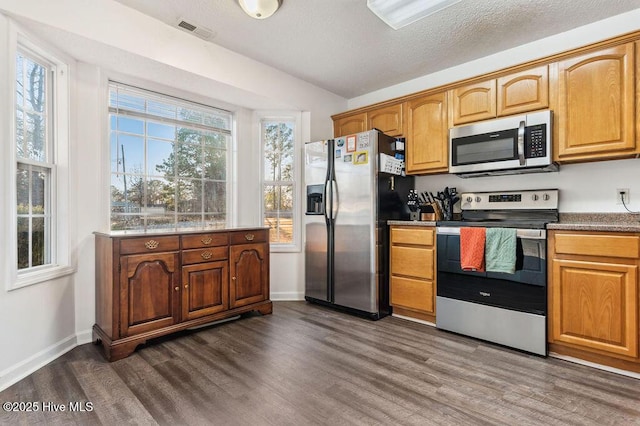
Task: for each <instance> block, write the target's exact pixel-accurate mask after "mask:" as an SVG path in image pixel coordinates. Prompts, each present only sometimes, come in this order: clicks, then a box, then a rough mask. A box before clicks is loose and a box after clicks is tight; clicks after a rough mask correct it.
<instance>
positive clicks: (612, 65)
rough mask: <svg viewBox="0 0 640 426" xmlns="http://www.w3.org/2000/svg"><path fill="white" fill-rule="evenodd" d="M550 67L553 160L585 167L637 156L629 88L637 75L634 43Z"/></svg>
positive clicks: (632, 94) (632, 97) (633, 92)
mask: <svg viewBox="0 0 640 426" xmlns="http://www.w3.org/2000/svg"><path fill="white" fill-rule="evenodd" d="M554 65H555V67H557V69H556V71H555V73H556V74H557V76H556V77H555V80H556V84H555V87H554V89H555V91H556V92H555V93H554V96H556V97H557V106H556V107H555V116H554V121H555V125H554V128H555V131H554V138H555V149H554V160H555V161H558V162H563V161H589V160H596V159H610V158H622V157H630V156H633V155H635V154H637V153H639V152H640V150H639V149H638V147H639V145H640V144H638V141H637V140H636V126H637V125H638V124H637V121H638V120H637V119H636V118H637V113H636V108H635V102H636V90H637V89H636V84H635V82H636V81H637V80H638V78H639V77H640V75H638V76H636V75H635V74H636V73H635V72H634V67H636V64H635V59H634V43H627V44H624V45H620V46H615V47H610V48H607V49H602V50H598V51H596V52H592V53H588V54H584V55H581V56H578V57H574V58H570V59H565V60H562V61H559V62H558V63H557V64H554ZM639 74H640V73H639Z"/></svg>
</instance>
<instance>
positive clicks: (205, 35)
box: [177, 18, 213, 40]
mask: <svg viewBox="0 0 640 426" xmlns="http://www.w3.org/2000/svg"><path fill="white" fill-rule="evenodd" d="M177 26H178V28H181V29H183V30H184V31H186V32H188V33H191V34H193V35H195V36H198V37H200V38H201V39H203V40H209V39H210V38H212V37H213V31H211V30H210V29H209V28H205V27H203V26H202V25H198V24H194V23H192V22H187V21H185V20H184V19H182V18H181V19H178V24H177Z"/></svg>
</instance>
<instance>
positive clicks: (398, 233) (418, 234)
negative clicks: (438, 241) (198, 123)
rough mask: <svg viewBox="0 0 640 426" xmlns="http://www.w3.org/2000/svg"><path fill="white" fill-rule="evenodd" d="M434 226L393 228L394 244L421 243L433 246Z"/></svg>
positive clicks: (392, 241) (392, 238) (392, 240)
mask: <svg viewBox="0 0 640 426" xmlns="http://www.w3.org/2000/svg"><path fill="white" fill-rule="evenodd" d="M434 233H435V231H434V229H433V228H420V227H417V226H411V227H404V228H398V227H393V228H391V243H392V244H419V245H423V246H432V245H433V241H434Z"/></svg>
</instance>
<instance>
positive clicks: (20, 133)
mask: <svg viewBox="0 0 640 426" xmlns="http://www.w3.org/2000/svg"><path fill="white" fill-rule="evenodd" d="M17 40H18V42H17V44H16V45H14V47H13V48H12V49H11V50H12V54H13V57H14V61H15V69H14V71H15V73H14V79H13V84H12V86H13V87H14V92H13V96H12V97H11V99H12V102H13V111H12V112H13V114H12V115H13V116H14V122H13V126H11V130H12V135H13V141H14V143H13V145H12V147H11V153H12V155H11V156H10V158H14V159H15V160H14V162H13V164H12V166H11V175H12V181H13V183H12V186H13V190H12V191H11V198H12V199H13V200H15V204H13V206H14V207H13V212H14V214H13V216H12V219H11V227H12V229H13V235H14V240H13V241H14V242H15V245H14V246H13V248H14V249H13V250H11V254H10V257H11V262H12V264H13V265H14V267H13V268H12V271H13V272H12V273H11V279H10V284H9V288H18V287H23V286H26V285H29V284H34V283H37V282H42V281H47V280H50V279H53V278H56V277H58V276H62V275H65V274H68V273H71V272H73V269H72V268H71V266H70V255H69V240H70V237H69V232H70V229H69V224H68V218H67V217H66V215H62V214H60V211H61V210H60V209H65V207H66V206H67V205H68V196H69V194H68V189H67V188H68V163H69V160H68V153H69V137H68V124H67V123H68V116H69V112H68V81H67V77H66V75H67V66H66V65H65V64H64V63H63V62H62V61H60V60H58V59H56V58H55V57H54V56H53V55H52V54H50V53H49V52H48V51H46V50H44V49H42V48H40V47H39V46H37V45H35V44H33V43H31V42H28V41H27V40H23V39H22V37H20V36H18V37H17ZM60 169H63V170H62V171H61V170H60ZM14 191H15V192H14Z"/></svg>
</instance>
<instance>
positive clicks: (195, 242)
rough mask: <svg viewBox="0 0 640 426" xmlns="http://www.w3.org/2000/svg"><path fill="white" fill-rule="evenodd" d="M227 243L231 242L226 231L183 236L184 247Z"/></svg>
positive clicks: (201, 246)
mask: <svg viewBox="0 0 640 426" xmlns="http://www.w3.org/2000/svg"><path fill="white" fill-rule="evenodd" d="M227 244H229V234H227V233H226V232H219V233H215V234H213V233H212V234H195V235H183V236H182V248H183V249H193V248H203V247H216V246H226V245H227Z"/></svg>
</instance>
